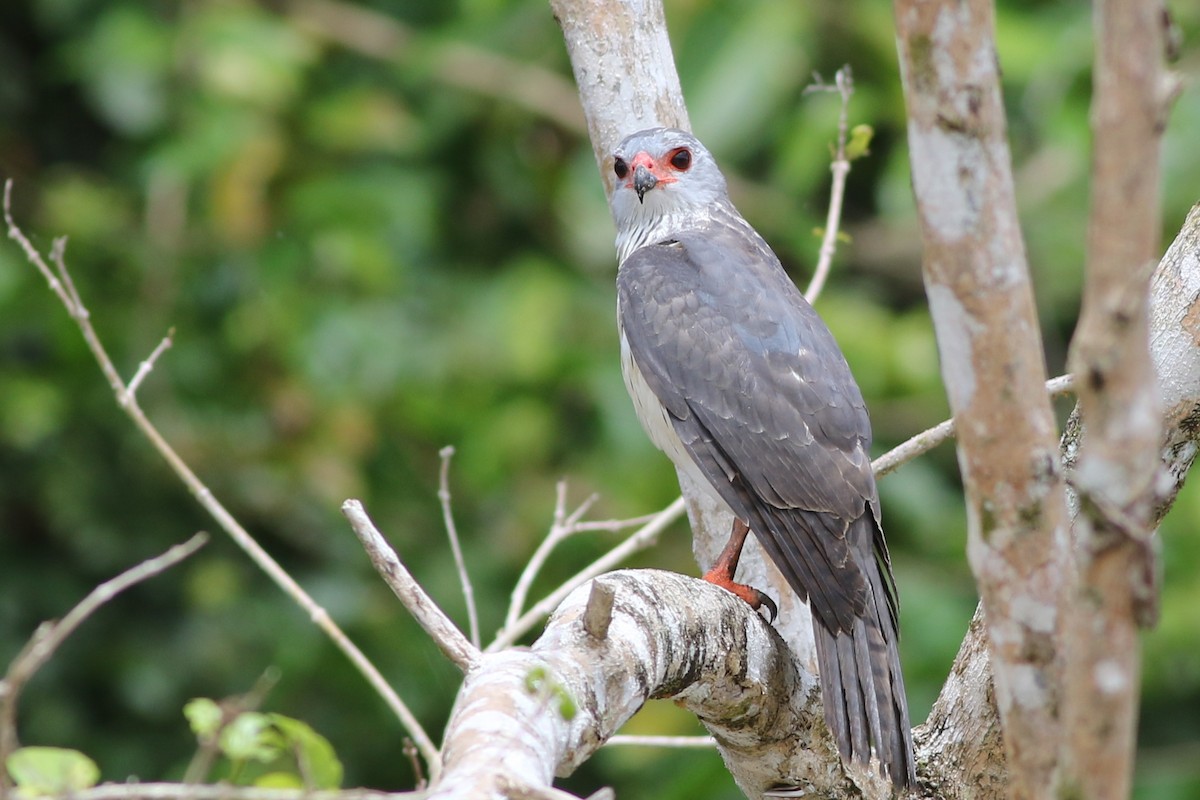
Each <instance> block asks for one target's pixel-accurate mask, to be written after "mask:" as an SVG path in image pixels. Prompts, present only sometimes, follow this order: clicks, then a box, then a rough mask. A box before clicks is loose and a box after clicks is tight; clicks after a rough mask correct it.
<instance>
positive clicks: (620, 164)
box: [613, 156, 629, 181]
mask: <svg viewBox="0 0 1200 800" xmlns="http://www.w3.org/2000/svg"><path fill="white" fill-rule="evenodd" d="M613 172H614V173H616V175H617V180H619V181H623V180H625V176H626V175H628V174H629V165H628V164H626V163H625V159H623V158H621V157H619V156H618V157H617V158H616V160H614V161H613Z"/></svg>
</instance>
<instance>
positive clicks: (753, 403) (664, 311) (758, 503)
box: [617, 228, 878, 631]
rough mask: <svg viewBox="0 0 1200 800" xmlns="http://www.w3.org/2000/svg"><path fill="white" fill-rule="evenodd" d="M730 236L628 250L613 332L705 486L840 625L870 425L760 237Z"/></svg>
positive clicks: (857, 608) (850, 597)
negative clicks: (754, 242) (747, 242)
mask: <svg viewBox="0 0 1200 800" xmlns="http://www.w3.org/2000/svg"><path fill="white" fill-rule="evenodd" d="M741 233H744V232H742V231H736V232H735V231H732V230H727V229H723V228H718V229H717V230H716V231H713V232H706V235H704V236H700V235H697V234H688V233H684V234H680V235H678V236H676V237H675V239H674V240H673V241H672V242H669V243H663V244H659V245H652V246H648V247H643V248H640V249H639V250H637V251H635V252H634V253H633V254H631V255H630V256H629V258H627V259H626V260H625V262H624V263H623V264H622V265H621V270H620V273H619V274H618V279H617V283H618V306H619V309H620V322H621V326H622V330H623V331H624V335H625V337H626V339H627V342H628V346H629V349H630V353H631V355H632V357H633V359H634V361H635V362H636V364H637V366H638V369H639V370H640V371H641V373H642V375H643V377H644V378H645V380H646V382H647V383H648V385H649V386H650V388H651V390H652V391H653V392H654V394H655V395H656V396H657V397H658V398H659V400H660V401H661V402H662V403H663V404H664V406H665V407H666V408H667V410H668V412H669V414H670V417H671V422H672V424H673V425H674V427H675V430H676V432H677V433H678V435H679V437H680V439H681V440H682V441H683V443H684V446H685V448H686V449H687V452H688V454H689V455H690V456H691V457H692V459H693V460H694V461H695V462H696V463H697V465H698V466H699V467H700V469H701V471H702V472H703V473H704V474H705V476H706V477H707V478H708V480H709V482H710V483H712V485H713V487H714V488H715V489H716V491H717V492H718V494H720V495H721V497H722V498H723V499H724V500H725V501H726V502H727V503H729V505H730V507H731V508H733V509H734V511H735V513H737V514H738V516H740V517H742V518H743V519H745V520H746V521H748V522H749V523H750V524H751V528H752V529H753V530H754V531H755V533H756V535H758V536H759V538H760V539H761V540H762V541H763V544H764V545H765V546H766V547H767V549H768V552H770V554H771V556H772V557H773V558H774V559H775V561H776V563H777V565H778V566H779V567H780V569H781V570H783V572H784V574H785V575H786V576H787V577H788V579H789V583H791V584H792V585H793V588H795V589H796V591H797V592H798V593H800V595H801V596H802V597H804V598H805V599H810V600H811V604H812V607H813V610H814V612H815V613H817V614H818V616H819V617H820V618H821V619H822V621H823V622H824V623H825V624H826V625H827V626H828V627H829V628H830V629H831V630H834V631H839V630H850V628H851V626H852V624H853V620H854V619H855V618H856V617H858V616H861V615H862V614H863V613H864V612H865V609H866V602H867V600H866V596H867V591H868V587H867V576H866V575H865V574H864V570H863V566H862V564H861V561H862V559H863V558H864V557H865V558H866V559H871V551H872V547H873V546H874V544H875V543H874V542H872V541H869V540H868V541H866V542H851V541H848V540H847V531H848V530H849V528H850V525H851V523H852V522H853V521H854V520H856V519H858V518H859V517H860V516H862V515H863V513H864V509H866V508H867V507H868V506H870V507H872V513H873V512H874V507H875V506H877V503H878V500H877V499H876V493H875V483H874V478H873V476H872V474H871V465H870V459H869V457H868V455H867V450H868V447H869V445H870V435H871V434H870V422H869V420H868V418H867V412H866V408H865V405H864V403H863V399H862V394H861V393H860V392H859V389H858V386H857V384H856V383H855V381H854V379H853V377H852V375H851V374H850V369H849V367H848V366H847V364H846V361H845V359H844V357H843V356H842V354H841V350H840V349H839V348H838V346H837V344H836V342H835V341H834V340H833V337H832V334H830V333H829V330H828V328H826V326H825V324H824V322H822V321H821V319H820V318H819V317H818V316H817V314H816V312H815V311H813V309H812V307H811V306H809V305H808V303H807V302H806V301H805V300H804V298H803V296H802V295H801V294H800V292H799V290H797V289H796V287H795V285H794V284H792V282H791V280H790V279H789V278H788V277H787V275H786V274H785V273H784V271H783V268H782V267H781V266H780V265H779V263H778V261H777V260H776V259H774V257H773V256H770V251H769V250H765V245H763V248H761V249H759V248H753V249H747V248H744V247H739V246H738V241H739V240H738V237H737V236H736V235H735V234H741ZM764 250H765V253H764ZM764 256H770V258H769V259H766V260H764ZM794 511H802V512H808V513H804V514H796V513H788V512H794ZM852 550H856V551H857V554H855V553H852ZM856 556H857V557H856Z"/></svg>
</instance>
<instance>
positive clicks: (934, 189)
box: [895, 0, 1067, 797]
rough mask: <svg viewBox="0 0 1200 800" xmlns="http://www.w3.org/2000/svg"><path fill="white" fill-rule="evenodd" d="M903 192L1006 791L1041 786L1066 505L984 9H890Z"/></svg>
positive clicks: (947, 3)
mask: <svg viewBox="0 0 1200 800" xmlns="http://www.w3.org/2000/svg"><path fill="white" fill-rule="evenodd" d="M895 9H896V23H897V43H898V46H899V51H900V66H901V74H902V77H903V83H904V96H905V100H906V102H907V104H908V116H909V122H908V144H909V151H910V159H911V162H912V173H913V190H914V193H915V196H916V201H917V209H918V212H919V215H920V218H921V229H922V237H923V241H924V247H925V256H924V278H925V288H926V293H927V294H928V297H929V306H930V312H931V314H932V316H933V322H934V328H935V331H936V334H937V340H938V349H939V353H940V355H941V366H942V379H943V381H944V383H945V384H946V390H947V393H948V395H949V398H950V407H951V409H952V411H953V413H954V418H955V422H956V424H957V426H958V461H959V467H960V469H961V471H962V476H963V483H964V488H965V490H966V496H967V519H968V532H967V537H968V542H967V556H968V560H969V562H970V565H971V569H972V571H973V573H974V575H975V578H976V581H977V583H978V585H979V592H980V597H981V599H982V603H983V609H984V622H985V625H986V628H987V634H988V641H989V643H990V653H991V659H992V672H993V676H994V680H995V687H996V700H997V703H998V706H999V709H1000V715H1001V719H1002V720H1003V723H1004V731H1005V736H1004V741H1005V747H1006V751H1007V754H1008V761H1009V780H1010V782H1011V786H1012V793H1013V796H1016V797H1039V796H1044V795H1045V793H1046V791H1047V790H1048V789H1049V787H1050V786H1052V785H1053V781H1054V773H1055V769H1056V766H1057V760H1058V759H1057V748H1058V743H1059V737H1060V735H1061V725H1060V719H1059V703H1060V700H1061V698H1060V697H1059V693H1058V687H1059V686H1060V675H1059V669H1060V656H1061V654H1060V644H1059V638H1058V631H1059V627H1060V624H1061V620H1060V608H1061V596H1062V590H1063V578H1064V570H1063V567H1064V565H1065V564H1066V550H1067V527H1066V503H1065V496H1064V492H1063V484H1062V478H1061V474H1060V469H1059V458H1058V447H1057V442H1056V438H1057V437H1056V430H1055V422H1054V416H1053V413H1052V411H1051V407H1050V402H1049V400H1048V399H1047V397H1046V393H1045V391H1044V389H1043V388H1042V387H1043V384H1044V383H1045V380H1046V374H1045V365H1044V361H1043V356H1042V342H1041V335H1040V331H1039V326H1038V321H1037V316H1036V312H1035V308H1034V303H1033V292H1032V289H1031V286H1030V280H1029V272H1028V267H1027V265H1026V259H1025V248H1024V243H1023V242H1022V239H1021V231H1020V227H1019V225H1018V222H1017V207H1016V201H1015V197H1014V194H1013V184H1012V169H1011V162H1010V157H1009V151H1008V143H1007V140H1006V138H1005V137H1006V122H1005V114H1004V107H1003V103H1002V98H1001V93H1000V81H999V66H998V63H997V56H996V51H995V45H994V20H993V11H992V7H991V4H990V3H989V2H986V0H967V2H956V1H954V0H939V1H938V2H917V1H916V0H896V3H895Z"/></svg>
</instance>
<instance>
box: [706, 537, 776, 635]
mask: <svg viewBox="0 0 1200 800" xmlns="http://www.w3.org/2000/svg"><path fill="white" fill-rule="evenodd" d="M748 533H750V526H749V525H747V524H746V523H744V522H742V521H741V520H740V519H735V520H734V521H733V531H732V532H730V534H729V542H728V543H726V545H725V549H724V550H722V551H721V555H719V556H717V561H716V563H715V564H713V566H712V569H710V570H709V571H708V572H706V573H704V580H706V581H708V582H709V583H712V584H716V585H717V586H720V587H721V588H722V589H725V590H727V591H730V592H733V593H734V594H736V595H737V596H738V597H740V598H742V599H743V600H745V601H746V602H747V603H749V604H750V607H751V608H753V609H755V610H756V611H757V610H758V609H759V608H761V607H762V606H766V607H767V610H768V611H770V612H771V621H772V622H774V621H775V617H776V616H777V615H778V614H779V609H778V607H776V605H775V601H774V600H772V599H771V598H769V597H767V596H766V595H765V594H764V593H762V592H760V591H759V590H758V589H755V588H754V587H753V586H747V585H746V584H744V583H735V582H734V580H733V573H735V572H737V566H738V561H739V560H740V559H741V557H742V547H743V546H744V545H745V544H746V534H748Z"/></svg>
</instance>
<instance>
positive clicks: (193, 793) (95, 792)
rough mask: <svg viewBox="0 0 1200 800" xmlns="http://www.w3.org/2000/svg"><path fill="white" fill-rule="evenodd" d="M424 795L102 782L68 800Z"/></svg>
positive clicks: (392, 798) (414, 799) (339, 799)
mask: <svg viewBox="0 0 1200 800" xmlns="http://www.w3.org/2000/svg"><path fill="white" fill-rule="evenodd" d="M425 795H426V792H377V791H373V790H371V789H337V790H333V789H330V790H326V791H312V790H310V789H265V788H260V787H258V786H230V785H228V784H225V783H218V784H184V783H103V784H101V785H99V786H93V787H92V788H90V789H78V790H75V791H72V792H71V794H70V800H421V798H423V797H425Z"/></svg>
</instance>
